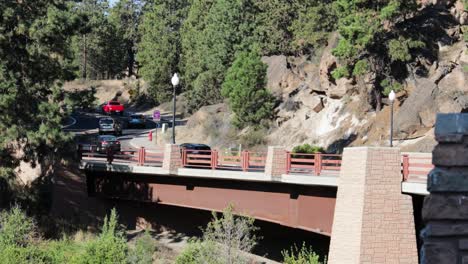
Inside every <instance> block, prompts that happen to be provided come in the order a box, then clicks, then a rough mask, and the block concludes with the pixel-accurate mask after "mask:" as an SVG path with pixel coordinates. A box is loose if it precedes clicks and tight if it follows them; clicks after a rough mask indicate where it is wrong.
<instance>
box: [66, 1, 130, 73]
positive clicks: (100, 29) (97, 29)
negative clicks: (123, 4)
mask: <svg viewBox="0 0 468 264" xmlns="http://www.w3.org/2000/svg"><path fill="white" fill-rule="evenodd" d="M74 12H75V13H76V14H78V15H79V16H80V17H81V18H82V20H83V21H86V22H85V23H84V25H83V26H82V28H80V34H79V35H76V36H74V37H73V38H72V41H71V45H72V47H73V50H74V58H75V61H74V65H75V67H77V68H78V71H77V75H78V76H81V77H82V78H83V79H93V80H96V79H110V78H116V77H119V76H121V75H122V72H123V70H124V69H125V66H126V65H127V64H126V59H125V58H126V57H125V54H126V51H127V50H126V43H125V39H124V36H123V32H122V31H121V30H119V29H120V28H119V26H120V25H119V24H117V23H118V22H119V21H118V20H117V19H114V20H113V21H111V20H110V19H109V17H115V16H117V15H116V14H115V12H111V9H110V8H109V3H108V1H107V0H98V1H95V0H84V1H82V2H80V3H77V4H76V6H75V7H74ZM109 13H111V14H113V16H109V15H108V14H109ZM113 22H114V23H113Z"/></svg>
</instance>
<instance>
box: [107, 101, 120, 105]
mask: <svg viewBox="0 0 468 264" xmlns="http://www.w3.org/2000/svg"><path fill="white" fill-rule="evenodd" d="M109 104H110V105H120V103H119V102H115V101H114V102H109Z"/></svg>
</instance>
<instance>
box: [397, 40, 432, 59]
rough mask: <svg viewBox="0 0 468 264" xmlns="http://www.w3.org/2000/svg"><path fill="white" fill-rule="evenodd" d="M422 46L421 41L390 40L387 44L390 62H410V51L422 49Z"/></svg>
mask: <svg viewBox="0 0 468 264" xmlns="http://www.w3.org/2000/svg"><path fill="white" fill-rule="evenodd" d="M424 46H425V45H424V43H423V42H422V41H415V40H411V39H406V38H403V37H399V38H398V39H392V40H390V42H389V43H388V54H389V56H390V58H391V60H392V61H402V62H409V61H411V60H412V56H411V53H410V50H411V49H415V48H423V47H424Z"/></svg>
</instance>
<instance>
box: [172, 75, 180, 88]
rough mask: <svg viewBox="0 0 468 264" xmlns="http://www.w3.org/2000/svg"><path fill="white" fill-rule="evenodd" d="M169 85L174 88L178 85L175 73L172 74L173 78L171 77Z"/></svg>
mask: <svg viewBox="0 0 468 264" xmlns="http://www.w3.org/2000/svg"><path fill="white" fill-rule="evenodd" d="M171 83H172V85H174V86H177V85H178V84H179V76H178V75H177V73H174V76H172V78H171Z"/></svg>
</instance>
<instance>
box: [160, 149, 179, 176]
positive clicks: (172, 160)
mask: <svg viewBox="0 0 468 264" xmlns="http://www.w3.org/2000/svg"><path fill="white" fill-rule="evenodd" d="M181 155H182V154H181V150H180V147H179V145H173V144H166V146H165V148H164V158H163V164H162V168H163V169H164V170H168V171H169V173H170V174H176V173H177V169H179V168H181V167H182V158H181Z"/></svg>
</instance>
